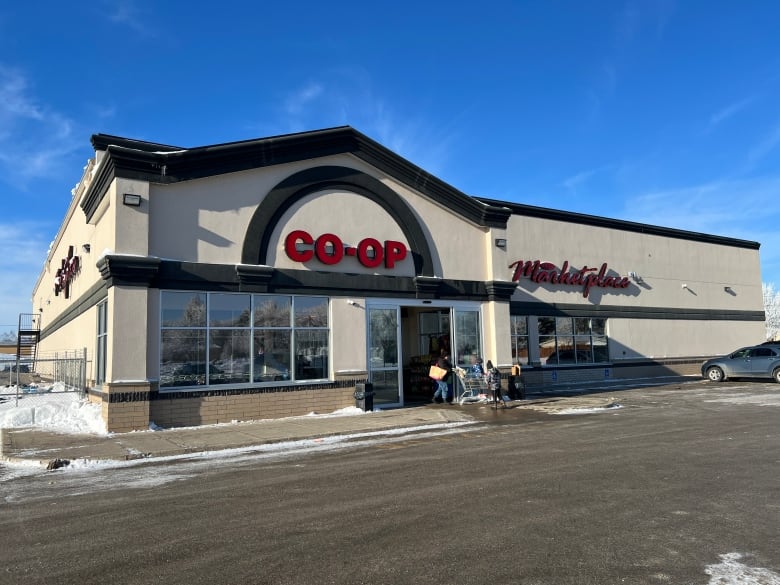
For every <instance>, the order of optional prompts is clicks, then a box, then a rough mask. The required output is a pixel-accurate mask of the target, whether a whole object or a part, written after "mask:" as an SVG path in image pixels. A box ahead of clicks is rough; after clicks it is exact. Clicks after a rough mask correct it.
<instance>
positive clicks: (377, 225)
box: [33, 127, 764, 431]
mask: <svg viewBox="0 0 780 585" xmlns="http://www.w3.org/2000/svg"><path fill="white" fill-rule="evenodd" d="M92 145H93V147H94V149H95V157H94V159H91V160H90V161H89V162H88V164H87V167H86V168H85V171H84V175H83V177H82V178H81V180H80V182H79V184H78V185H77V186H76V188H75V190H74V195H73V200H72V202H71V205H70V208H69V209H68V212H67V215H66V217H65V218H64V221H63V223H62V226H61V228H60V230H59V232H58V234H57V236H56V239H55V241H54V243H53V245H52V247H51V250H50V252H49V255H48V257H47V259H46V262H45V265H44V267H43V270H42V272H41V275H40V277H39V279H38V282H37V284H36V286H35V290H34V292H33V304H34V307H33V309H34V311H35V312H36V313H39V314H40V317H41V323H42V329H41V337H40V350H41V351H45V352H54V351H64V350H70V349H73V348H82V347H86V348H87V354H88V358H89V359H88V375H87V376H88V379H89V382H88V385H89V386H90V388H91V389H90V391H89V395H90V399H91V400H93V401H95V402H99V403H100V404H102V407H103V413H104V418H105V420H106V423H107V428H108V430H110V431H125V430H132V429H142V428H147V427H148V426H149V424H150V423H152V422H154V423H155V424H157V425H160V426H163V427H170V426H184V425H197V424H211V423H217V422H225V421H232V420H250V419H260V418H274V417H281V416H290V415H301V414H307V413H310V412H331V411H334V410H337V409H339V408H343V407H346V406H353V405H354V404H355V398H354V397H353V393H354V392H355V389H356V387H358V388H359V387H361V385H363V384H367V383H368V384H371V385H372V386H371V387H372V388H373V391H374V399H373V400H374V406H375V407H400V406H404V405H409V404H413V403H419V402H423V401H429V400H430V398H431V394H432V388H431V381H430V380H429V379H428V377H427V371H428V365H429V363H430V361H431V359H433V358H435V356H436V355H438V353H439V352H440V351H441V349H442V348H445V349H448V350H449V351H450V352H451V354H452V356H453V362H454V363H457V364H459V365H468V364H469V363H471V361H472V360H473V359H474V358H475V357H476V356H480V357H483V358H484V359H485V360H487V359H490V360H492V361H493V362H494V363H496V364H497V365H498V366H499V367H500V368H501V369H503V370H504V371H507V370H508V369H509V368H510V367H511V366H512V365H513V364H516V363H520V364H521V365H522V367H523V377H524V379H525V381H526V384H527V385H528V387H529V388H531V389H533V388H535V387H536V388H540V389H541V388H554V387H555V386H556V385H558V384H562V383H572V382H592V381H598V380H604V379H616V378H644V377H660V376H668V375H678V374H697V373H698V367H699V364H700V362H701V361H702V360H703V359H704V357H706V356H710V355H713V354H718V353H723V352H725V351H727V350H729V349H732V348H733V347H737V346H740V345H747V344H752V343H756V342H759V341H762V340H763V336H764V311H763V304H762V303H763V302H762V293H761V273H760V267H759V244H758V243H756V242H751V241H744V240H736V239H731V238H724V237H719V236H715V235H708V234H702V233H693V232H687V231H680V230H674V229H668V228H663V227H657V226H652V225H644V224H638V223H631V222H625V221H619V220H613V219H608V218H604V217H596V216H590V215H582V214H577V213H569V212H564V211H556V210H553V209H546V208H540V207H532V206H528V205H522V204H518V203H510V202H505V201H497V200H493V199H486V198H482V197H472V196H468V195H466V194H464V193H462V192H460V191H458V190H457V189H456V188H454V187H452V186H450V185H448V184H446V183H444V182H442V181H441V180H439V179H437V178H436V177H434V176H432V175H430V174H428V173H426V172H425V171H424V170H422V169H420V168H419V167H417V166H415V165H414V164H413V163H411V162H409V161H407V160H405V159H403V158H402V157H400V156H398V155H397V154H395V153H393V152H392V151H390V150H388V149H387V148H385V147H383V146H382V145H380V144H378V143H377V142H375V141H373V140H371V139H370V138H368V137H366V136H365V135H363V134H361V133H360V132H357V131H356V130H354V129H353V128H350V127H339V128H332V129H326V130H319V131H313V132H304V133H299V134H290V135H284V136H275V137H271V138H263V139H257V140H248V141H242V142H234V143H228V144H217V145H212V146H203V147H197V148H181V147H175V146H168V145H163V144H155V143H150V142H144V141H140V140H132V139H127V138H120V137H117V136H108V135H103V134H97V135H94V136H93V137H92ZM484 171H485V172H490V169H484Z"/></svg>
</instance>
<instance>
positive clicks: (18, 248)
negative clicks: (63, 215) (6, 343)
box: [0, 222, 51, 333]
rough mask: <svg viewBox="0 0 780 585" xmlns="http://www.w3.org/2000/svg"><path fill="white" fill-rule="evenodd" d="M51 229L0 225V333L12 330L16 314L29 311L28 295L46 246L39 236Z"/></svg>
mask: <svg viewBox="0 0 780 585" xmlns="http://www.w3.org/2000/svg"><path fill="white" fill-rule="evenodd" d="M47 232H51V226H49V225H41V224H34V223H22V222H18V223H12V224H8V223H0V250H6V251H7V252H8V253H6V254H5V255H4V256H3V268H2V277H0V299H2V303H0V333H3V332H5V331H7V330H10V329H13V328H15V326H16V324H17V323H18V318H19V313H29V312H30V311H31V310H32V301H31V297H32V291H33V287H34V286H35V282H36V280H37V279H38V276H39V275H40V271H41V269H42V267H43V263H42V259H43V258H46V253H47V251H48V249H49V242H47V241H44V240H43V239H42V236H41V234H42V233H47Z"/></svg>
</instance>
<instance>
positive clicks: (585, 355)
mask: <svg viewBox="0 0 780 585" xmlns="http://www.w3.org/2000/svg"><path fill="white" fill-rule="evenodd" d="M574 343H575V346H576V347H575V350H576V351H575V354H574V355H575V357H576V359H577V363H578V364H591V363H593V350H592V348H591V345H590V344H591V339H590V335H587V336H585V335H577V336H576V337H575V338H574Z"/></svg>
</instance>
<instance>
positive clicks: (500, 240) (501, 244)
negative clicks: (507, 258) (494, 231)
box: [496, 238, 506, 250]
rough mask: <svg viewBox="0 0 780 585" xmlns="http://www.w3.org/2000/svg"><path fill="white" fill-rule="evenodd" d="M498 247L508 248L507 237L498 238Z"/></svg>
mask: <svg viewBox="0 0 780 585" xmlns="http://www.w3.org/2000/svg"><path fill="white" fill-rule="evenodd" d="M496 248H501V249H502V250H506V238H496Z"/></svg>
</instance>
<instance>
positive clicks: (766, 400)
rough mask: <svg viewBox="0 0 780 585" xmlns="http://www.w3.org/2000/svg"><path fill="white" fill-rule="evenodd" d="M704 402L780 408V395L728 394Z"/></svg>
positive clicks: (706, 399)
mask: <svg viewBox="0 0 780 585" xmlns="http://www.w3.org/2000/svg"><path fill="white" fill-rule="evenodd" d="M704 402H722V403H726V404H729V403H730V404H755V405H757V406H780V394H726V395H725V396H720V397H717V398H712V397H711V398H705V399H704Z"/></svg>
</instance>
